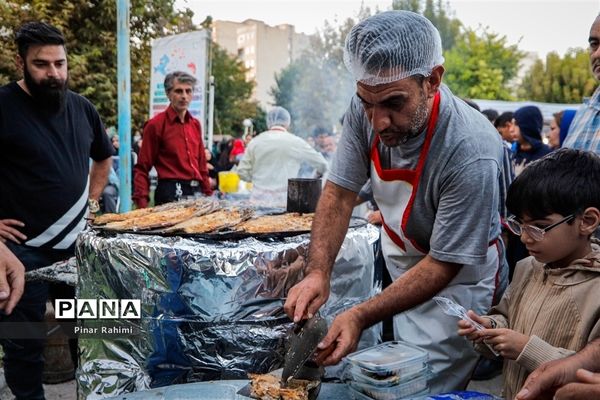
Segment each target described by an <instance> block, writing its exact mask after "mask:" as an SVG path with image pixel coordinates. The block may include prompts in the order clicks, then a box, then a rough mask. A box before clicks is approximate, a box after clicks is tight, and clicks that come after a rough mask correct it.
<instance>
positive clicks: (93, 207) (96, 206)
mask: <svg viewBox="0 0 600 400" xmlns="http://www.w3.org/2000/svg"><path fill="white" fill-rule="evenodd" d="M88 207H89V208H90V212H91V213H92V214H96V213H97V212H98V211H100V203H98V200H94V199H88Z"/></svg>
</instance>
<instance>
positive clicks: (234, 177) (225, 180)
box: [219, 171, 240, 193]
mask: <svg viewBox="0 0 600 400" xmlns="http://www.w3.org/2000/svg"><path fill="white" fill-rule="evenodd" d="M239 184H240V176H239V175H238V174H237V172H232V171H221V172H219V190H220V191H221V192H223V193H235V192H237V191H238V186H239Z"/></svg>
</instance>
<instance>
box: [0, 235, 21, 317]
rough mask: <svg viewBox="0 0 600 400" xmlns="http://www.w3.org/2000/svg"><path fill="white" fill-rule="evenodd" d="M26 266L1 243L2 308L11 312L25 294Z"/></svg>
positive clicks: (0, 305) (0, 307)
mask: <svg viewBox="0 0 600 400" xmlns="http://www.w3.org/2000/svg"><path fill="white" fill-rule="evenodd" d="M24 288H25V267H24V266H23V264H22V263H21V261H19V259H17V257H15V255H14V254H13V253H12V252H11V251H10V250H9V249H8V248H7V247H6V246H5V245H4V244H3V243H0V310H4V313H5V314H7V315H8V314H10V313H11V312H12V310H13V309H14V308H15V306H16V305H17V303H18V301H19V300H20V299H21V296H22V295H23V290H24Z"/></svg>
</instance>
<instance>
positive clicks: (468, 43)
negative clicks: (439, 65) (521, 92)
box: [444, 29, 524, 100]
mask: <svg viewBox="0 0 600 400" xmlns="http://www.w3.org/2000/svg"><path fill="white" fill-rule="evenodd" d="M523 56H524V54H523V52H521V51H519V50H518V48H517V45H508V44H507V40H506V36H500V35H498V34H496V33H492V32H489V31H488V30H487V29H484V30H483V32H482V33H481V35H477V33H476V32H475V31H473V30H470V29H469V30H466V31H465V33H464V34H462V35H461V36H459V37H458V38H457V42H456V44H455V46H454V47H453V48H452V49H451V50H449V51H447V52H446V53H445V58H446V62H445V63H444V65H445V67H446V74H445V79H444V80H445V82H446V83H447V84H448V86H449V87H450V88H451V89H452V91H453V92H454V93H455V94H456V95H457V96H461V97H468V98H477V99H493V100H512V97H513V96H512V92H513V90H512V88H511V87H510V82H511V80H512V79H513V78H514V77H515V76H516V75H517V72H518V68H519V61H520V60H521V59H522V58H523Z"/></svg>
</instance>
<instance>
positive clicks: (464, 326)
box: [458, 310, 492, 343]
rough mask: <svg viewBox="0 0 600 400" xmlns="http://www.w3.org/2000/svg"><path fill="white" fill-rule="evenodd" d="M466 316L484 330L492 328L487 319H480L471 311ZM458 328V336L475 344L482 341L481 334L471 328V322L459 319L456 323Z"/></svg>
mask: <svg viewBox="0 0 600 400" xmlns="http://www.w3.org/2000/svg"><path fill="white" fill-rule="evenodd" d="M467 315H468V316H469V318H471V319H472V320H473V321H475V322H477V323H478V324H480V325H482V326H483V327H484V328H491V327H492V325H491V323H490V320H489V319H487V318H482V317H480V316H479V315H477V314H476V313H475V312H474V311H473V310H469V311H468V312H467ZM458 328H459V329H458V334H459V335H460V336H466V337H467V339H469V340H471V341H474V342H476V343H480V342H481V341H482V340H483V336H482V334H481V332H482V331H477V329H476V328H475V327H474V326H473V324H472V323H471V321H467V320H466V319H461V320H460V321H458Z"/></svg>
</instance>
